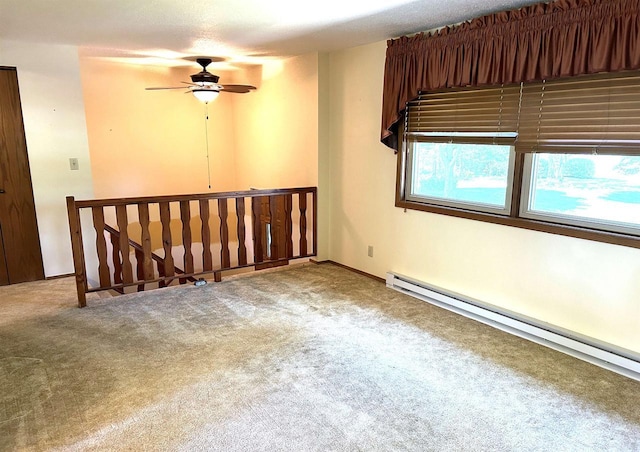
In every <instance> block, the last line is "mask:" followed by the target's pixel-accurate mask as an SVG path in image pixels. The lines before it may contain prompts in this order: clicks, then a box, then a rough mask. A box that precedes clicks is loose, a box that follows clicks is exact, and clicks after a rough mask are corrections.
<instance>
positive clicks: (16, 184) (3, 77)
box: [0, 67, 44, 284]
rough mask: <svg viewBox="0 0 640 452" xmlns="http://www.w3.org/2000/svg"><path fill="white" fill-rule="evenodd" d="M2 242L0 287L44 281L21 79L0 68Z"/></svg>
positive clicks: (11, 71)
mask: <svg viewBox="0 0 640 452" xmlns="http://www.w3.org/2000/svg"><path fill="white" fill-rule="evenodd" d="M0 239H2V246H0V251H2V255H0V259H2V260H4V262H3V264H0V284H15V283H20V282H26V281H35V280H38V279H44V269H43V265H42V253H41V251H40V238H39V235H38V225H37V221H36V209H35V203H34V201H33V189H32V186H31V173H30V171H29V160H28V157H27V145H26V139H25V135H24V124H23V122H22V108H21V106H20V94H19V91H18V75H17V72H16V69H15V68H7V67H0ZM3 268H4V271H5V273H6V276H5V278H4V279H3V276H2V272H3Z"/></svg>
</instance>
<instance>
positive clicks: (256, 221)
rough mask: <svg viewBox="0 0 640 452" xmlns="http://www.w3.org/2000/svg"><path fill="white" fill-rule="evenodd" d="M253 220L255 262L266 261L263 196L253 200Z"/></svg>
mask: <svg viewBox="0 0 640 452" xmlns="http://www.w3.org/2000/svg"><path fill="white" fill-rule="evenodd" d="M251 217H252V218H251V220H252V222H253V261H254V262H256V263H260V262H262V261H264V253H263V251H262V233H263V231H262V196H254V197H252V198H251Z"/></svg>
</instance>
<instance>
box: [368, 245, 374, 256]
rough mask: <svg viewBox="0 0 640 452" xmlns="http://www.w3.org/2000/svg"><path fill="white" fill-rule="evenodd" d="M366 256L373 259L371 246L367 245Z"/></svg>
mask: <svg viewBox="0 0 640 452" xmlns="http://www.w3.org/2000/svg"><path fill="white" fill-rule="evenodd" d="M367 256H369V257H373V246H371V245H369V248H367Z"/></svg>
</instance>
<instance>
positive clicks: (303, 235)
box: [298, 193, 307, 256]
mask: <svg viewBox="0 0 640 452" xmlns="http://www.w3.org/2000/svg"><path fill="white" fill-rule="evenodd" d="M298 208H299V209H300V256H306V255H307V194H306V193H299V194H298Z"/></svg>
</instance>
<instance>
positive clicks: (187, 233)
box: [180, 201, 193, 284]
mask: <svg viewBox="0 0 640 452" xmlns="http://www.w3.org/2000/svg"><path fill="white" fill-rule="evenodd" d="M180 219H181V221H182V246H183V247H184V272H185V273H193V252H192V251H191V209H190V207H189V201H180ZM186 282H187V280H186V279H185V278H180V284H185V283H186Z"/></svg>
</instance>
